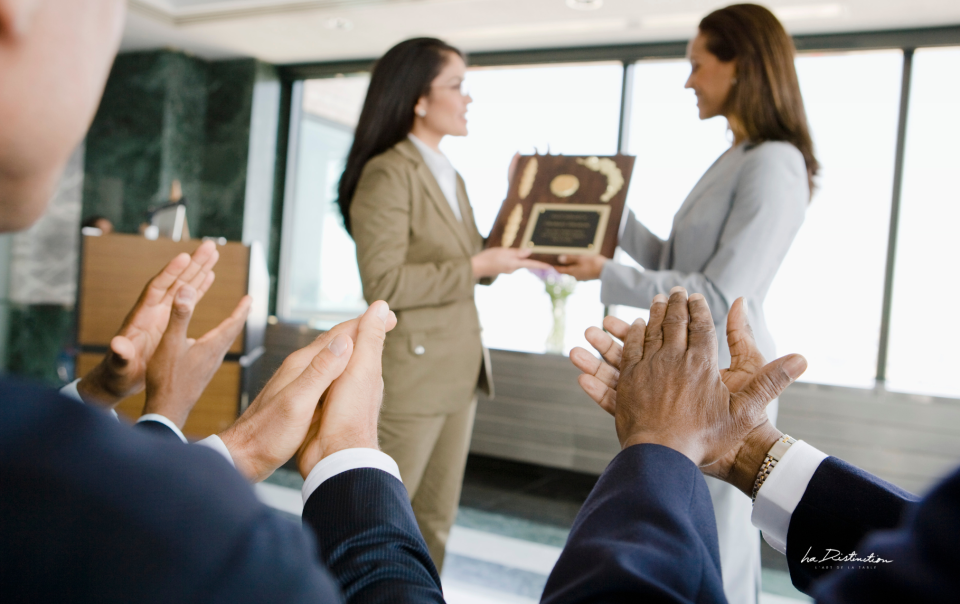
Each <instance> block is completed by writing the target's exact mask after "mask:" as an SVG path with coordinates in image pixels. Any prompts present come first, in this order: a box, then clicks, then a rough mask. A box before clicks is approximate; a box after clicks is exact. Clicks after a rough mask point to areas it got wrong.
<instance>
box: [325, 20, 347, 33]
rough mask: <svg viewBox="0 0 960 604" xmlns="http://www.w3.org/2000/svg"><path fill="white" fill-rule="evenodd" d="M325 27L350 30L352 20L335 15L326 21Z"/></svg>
mask: <svg viewBox="0 0 960 604" xmlns="http://www.w3.org/2000/svg"><path fill="white" fill-rule="evenodd" d="M326 26H327V29H336V30H339V31H350V30H351V29H353V21H351V20H350V19H345V18H343V17H335V18H333V19H329V20H327V22H326Z"/></svg>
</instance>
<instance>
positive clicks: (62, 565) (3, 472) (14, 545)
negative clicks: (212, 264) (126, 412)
mask: <svg viewBox="0 0 960 604" xmlns="http://www.w3.org/2000/svg"><path fill="white" fill-rule="evenodd" d="M0 401H2V403H3V404H0V459H2V460H3V463H0V492H2V496H0V518H3V521H2V522H0V544H2V545H0V594H2V596H0V600H2V601H3V602H105V603H106V602H116V603H120V602H137V603H139V604H154V603H156V604H166V603H169V602H206V603H219V602H223V603H230V604H241V603H246V602H249V603H262V602H270V603H271V604H272V603H274V602H276V603H278V604H280V603H283V604H307V603H322V604H332V603H334V602H340V601H342V598H341V595H340V593H339V590H338V589H337V585H336V582H335V581H334V579H333V577H332V576H331V574H330V573H329V572H328V571H327V570H326V569H325V568H323V566H322V565H321V564H320V562H319V560H318V557H317V552H316V547H315V543H314V540H313V537H312V536H311V535H310V534H309V533H307V532H306V531H304V530H303V528H302V527H301V526H299V524H297V523H294V522H290V521H289V520H287V519H286V518H283V517H281V516H279V515H278V514H276V513H274V512H273V511H272V510H270V509H268V508H267V507H266V506H264V505H263V504H262V503H260V502H259V501H258V500H257V498H256V496H255V495H254V492H253V490H252V489H251V488H250V485H248V484H247V483H246V482H245V481H244V480H243V479H242V478H241V477H240V475H239V474H238V473H237V472H236V471H235V470H234V469H233V468H231V467H230V465H229V464H228V463H227V462H226V461H225V460H224V459H223V458H222V457H221V456H220V455H219V454H218V453H216V452H214V451H211V450H209V449H207V448H205V447H187V446H184V445H183V444H182V443H180V442H176V443H174V442H172V441H171V440H168V439H166V438H164V439H160V438H151V437H148V436H146V435H145V434H143V433H142V432H141V431H139V430H132V429H130V428H129V427H128V426H126V425H123V424H120V423H118V422H117V421H116V420H114V419H113V418H112V417H109V416H108V415H106V414H105V413H103V412H101V411H98V410H96V409H92V408H90V407H87V406H85V405H82V404H79V403H77V402H76V401H74V400H70V399H64V398H62V397H60V396H58V395H57V394H55V393H53V392H50V391H47V390H44V389H40V388H36V387H33V386H28V385H25V384H22V383H19V382H16V381H13V380H8V379H0Z"/></svg>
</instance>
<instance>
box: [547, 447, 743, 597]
mask: <svg viewBox="0 0 960 604" xmlns="http://www.w3.org/2000/svg"><path fill="white" fill-rule="evenodd" d="M542 602H544V603H545V604H560V603H570V602H605V603H614V602H624V603H626V602H630V603H634V602H726V599H725V597H724V594H723V582H722V579H721V574H720V553H719V548H718V545H717V527H716V521H715V520H714V514H713V505H712V504H711V502H710V493H709V491H708V490H707V484H706V482H705V481H704V479H703V475H702V474H701V472H700V470H699V469H698V468H697V466H696V465H694V464H693V462H691V461H690V460H689V459H688V458H687V457H685V456H684V455H682V454H680V453H678V452H676V451H674V450H672V449H668V448H666V447H661V446H659V445H636V446H633V447H628V448H627V449H625V450H623V451H621V452H620V454H619V455H617V457H616V458H614V460H613V461H612V462H611V463H610V465H609V466H608V467H607V469H606V470H605V471H604V473H603V475H602V476H601V477H600V480H599V481H598V482H597V485H596V487H594V489H593V491H592V492H591V493H590V496H589V497H588V498H587V501H586V502H585V503H584V504H583V508H581V510H580V513H579V514H578V515H577V519H576V521H575V522H574V525H573V528H572V529H571V531H570V536H569V537H568V538H567V544H566V547H564V549H563V553H561V555H560V559H559V560H558V561H557V565H556V566H555V567H554V569H553V572H551V573H550V577H549V579H548V580H547V585H546V588H545V590H544V594H543V599H542Z"/></svg>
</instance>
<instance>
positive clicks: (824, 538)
mask: <svg viewBox="0 0 960 604" xmlns="http://www.w3.org/2000/svg"><path fill="white" fill-rule="evenodd" d="M916 501H917V497H916V496H914V495H912V494H911V493H908V492H907V491H904V490H903V489H901V488H899V487H897V486H894V485H892V484H890V483H889V482H886V481H884V480H881V479H880V478H877V477H876V476H874V475H872V474H870V473H868V472H865V471H863V470H861V469H860V468H857V467H856V466H852V465H850V464H848V463H846V462H845V461H843V460H841V459H837V458H836V457H828V458H826V459H825V460H823V462H822V463H821V464H820V467H819V468H817V471H816V472H815V473H814V475H813V477H812V478H811V479H810V482H809V483H808V484H807V488H806V491H804V494H803V497H802V498H801V499H800V502H799V503H798V504H797V507H796V509H795V510H794V512H793V515H792V516H791V517H790V527H789V529H788V531H787V564H788V566H789V568H790V577H791V579H792V580H793V584H794V585H795V586H796V587H797V589H799V590H800V591H803V592H804V593H810V590H811V585H812V583H813V581H815V580H816V579H817V578H819V577H820V576H822V575H824V574H825V573H827V572H829V571H830V570H832V568H833V566H835V565H832V564H829V563H825V564H812V563H810V562H804V558H807V557H814V558H816V559H818V560H819V559H822V557H823V556H824V555H826V553H827V550H836V551H839V552H843V553H850V552H852V551H853V550H854V549H856V546H857V544H858V543H859V542H860V541H861V540H862V539H863V538H864V536H866V534H867V533H868V532H869V531H873V530H878V529H891V528H894V527H895V526H897V525H898V524H900V522H901V520H902V519H903V517H904V514H905V513H906V511H907V509H908V507H909V506H910V505H912V504H914V503H915V502H916Z"/></svg>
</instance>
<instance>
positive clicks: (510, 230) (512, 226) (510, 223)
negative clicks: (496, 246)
mask: <svg viewBox="0 0 960 604" xmlns="http://www.w3.org/2000/svg"><path fill="white" fill-rule="evenodd" d="M521 222H523V206H522V205H520V204H519V203H518V204H517V205H515V206H514V207H513V211H512V212H510V217H509V218H507V224H506V225H504V227H503V237H502V238H501V239H500V245H502V246H503V247H510V246H511V245H513V242H514V241H516V240H517V233H519V232H520V223H521Z"/></svg>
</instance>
